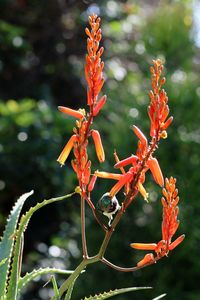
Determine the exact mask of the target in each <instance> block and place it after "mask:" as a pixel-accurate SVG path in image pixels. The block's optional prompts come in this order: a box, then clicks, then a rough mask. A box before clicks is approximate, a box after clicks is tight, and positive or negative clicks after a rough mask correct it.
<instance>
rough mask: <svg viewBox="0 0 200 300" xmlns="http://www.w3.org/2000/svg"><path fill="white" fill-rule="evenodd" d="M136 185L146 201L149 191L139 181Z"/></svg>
mask: <svg viewBox="0 0 200 300" xmlns="http://www.w3.org/2000/svg"><path fill="white" fill-rule="evenodd" d="M137 187H138V190H139V192H140V194H141V195H142V197H143V198H144V200H145V201H147V202H148V197H149V193H147V192H146V190H145V188H144V186H143V184H142V183H141V182H140V181H139V182H138V183H137Z"/></svg>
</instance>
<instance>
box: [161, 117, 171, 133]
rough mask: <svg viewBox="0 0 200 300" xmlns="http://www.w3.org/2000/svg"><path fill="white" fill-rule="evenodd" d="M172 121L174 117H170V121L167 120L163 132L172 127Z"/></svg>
mask: <svg viewBox="0 0 200 300" xmlns="http://www.w3.org/2000/svg"><path fill="white" fill-rule="evenodd" d="M172 121H173V117H170V118H169V119H167V121H166V122H165V123H164V125H163V126H162V130H166V129H167V128H168V127H169V125H171V123H172Z"/></svg>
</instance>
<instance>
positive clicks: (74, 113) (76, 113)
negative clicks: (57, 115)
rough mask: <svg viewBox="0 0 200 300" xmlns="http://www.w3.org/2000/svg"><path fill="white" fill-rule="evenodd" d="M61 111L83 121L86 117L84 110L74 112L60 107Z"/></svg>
mask: <svg viewBox="0 0 200 300" xmlns="http://www.w3.org/2000/svg"><path fill="white" fill-rule="evenodd" d="M58 109H59V111H61V112H62V113H64V114H67V115H69V116H72V117H75V118H78V119H82V118H83V117H84V110H74V109H71V108H69V107H65V106H58Z"/></svg>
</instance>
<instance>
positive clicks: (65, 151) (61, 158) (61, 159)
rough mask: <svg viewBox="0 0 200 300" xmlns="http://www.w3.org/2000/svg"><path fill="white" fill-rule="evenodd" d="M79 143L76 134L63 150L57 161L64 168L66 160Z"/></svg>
mask: <svg viewBox="0 0 200 300" xmlns="http://www.w3.org/2000/svg"><path fill="white" fill-rule="evenodd" d="M76 141H77V136H76V135H75V134H74V135H72V136H71V138H70V139H69V141H68V142H67V144H66V145H65V147H64V149H63V150H62V152H61V154H60V155H59V157H58V159H57V161H58V162H59V163H60V164H61V165H62V166H63V165H64V164H65V161H66V159H67V158H68V156H69V154H70V152H71V150H72V148H73V146H74V143H75V142H76Z"/></svg>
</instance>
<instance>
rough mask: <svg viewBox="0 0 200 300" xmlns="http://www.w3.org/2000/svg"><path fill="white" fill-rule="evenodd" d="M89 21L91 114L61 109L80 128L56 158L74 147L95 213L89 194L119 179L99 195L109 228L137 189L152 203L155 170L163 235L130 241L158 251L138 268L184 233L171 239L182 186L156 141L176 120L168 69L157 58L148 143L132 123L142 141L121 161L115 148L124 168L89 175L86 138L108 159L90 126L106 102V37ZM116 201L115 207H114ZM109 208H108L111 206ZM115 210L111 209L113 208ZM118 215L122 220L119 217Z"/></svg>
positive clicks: (84, 194) (96, 20)
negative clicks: (150, 181) (166, 168)
mask: <svg viewBox="0 0 200 300" xmlns="http://www.w3.org/2000/svg"><path fill="white" fill-rule="evenodd" d="M88 20H89V24H90V27H91V29H88V28H86V30H85V32H86V35H87V36H88V38H87V51H88V53H87V55H86V62H85V77H86V81H87V105H88V106H89V112H88V113H87V112H86V111H85V109H79V110H73V109H70V108H68V107H63V106H60V107H59V110H60V111H61V112H62V113H65V114H67V115H70V116H73V117H75V118H76V119H77V120H76V127H74V129H73V132H74V134H73V135H72V136H71V138H70V139H69V140H68V142H67V144H66V146H65V147H64V149H63V150H62V152H61V154H60V156H59V157H58V162H59V163H60V164H61V165H64V163H65V161H66V159H67V158H68V156H69V154H70V152H71V150H72V149H73V153H74V159H72V161H71V164H72V167H73V169H74V171H75V173H76V175H77V179H78V181H79V187H80V194H81V196H82V197H83V198H84V199H85V200H86V201H88V204H89V205H90V207H91V208H92V210H93V212H95V210H96V208H95V205H94V204H93V202H92V201H91V200H90V193H91V192H92V190H93V189H94V186H95V182H96V179H97V177H99V178H104V179H113V180H116V181H117V182H116V184H114V186H113V187H112V188H111V190H110V191H109V192H107V193H106V194H105V199H104V197H102V198H101V199H100V200H101V204H102V203H106V210H104V211H103V210H102V211H101V212H102V213H104V214H105V215H107V216H108V217H109V224H108V226H102V227H103V229H104V230H107V231H109V230H110V229H112V226H113V225H112V224H113V223H111V221H112V220H113V216H112V215H113V214H116V215H118V214H120V216H121V215H122V214H123V213H124V212H125V210H126V209H127V208H128V206H129V205H130V204H131V203H132V201H133V200H134V199H135V197H136V196H137V194H138V192H139V193H140V194H141V195H142V197H143V198H144V200H145V201H148V196H149V195H148V192H147V191H146V189H145V187H144V184H145V175H146V172H147V171H148V170H149V171H150V172H151V174H152V176H153V178H154V181H155V182H156V183H157V184H158V185H159V186H161V187H162V191H163V197H162V199H161V201H162V205H163V221H162V239H161V241H159V242H158V243H151V244H144V243H132V244H131V247H132V248H134V249H138V250H152V251H154V252H155V254H153V253H148V254H146V255H145V257H144V258H143V259H142V260H141V261H140V262H138V264H137V267H138V268H140V267H143V266H146V265H149V264H152V263H154V262H156V261H157V260H159V259H160V258H162V257H164V256H167V255H168V253H169V251H171V250H173V249H174V248H175V247H176V246H178V245H179V244H180V243H181V242H182V241H183V239H184V235H181V236H179V237H178V238H177V239H176V240H175V241H173V242H172V237H173V236H174V234H175V233H176V231H177V229H178V226H179V221H178V220H177V217H178V206H177V204H178V202H179V197H178V190H177V189H176V187H175V184H176V179H174V178H172V177H171V178H170V179H165V180H164V177H163V173H162V170H161V168H160V165H159V162H158V160H157V158H156V157H155V150H156V149H157V148H158V142H159V141H160V139H166V138H167V129H168V127H169V126H170V124H171V123H172V121H173V117H172V116H169V106H168V97H167V94H166V92H165V90H164V89H163V85H164V83H165V81H166V79H165V78H164V77H162V72H163V68H164V67H163V64H162V62H161V60H160V59H157V60H153V63H152V66H151V67H150V72H151V79H152V89H151V90H150V92H149V98H150V104H149V106H148V116H149V119H150V141H148V138H147V137H146V136H145V135H144V133H143V132H142V130H141V129H140V128H138V127H137V126H135V125H134V126H133V127H132V130H133V133H134V134H135V136H136V137H137V139H138V145H137V149H136V151H135V153H134V154H132V155H131V156H129V157H127V158H124V159H122V160H120V159H119V157H118V155H117V153H116V152H115V153H114V157H115V160H116V163H115V165H114V168H115V169H118V170H120V173H113V172H104V171H98V170H97V171H95V173H94V174H91V160H89V158H88V153H87V147H88V139H89V138H90V137H92V139H93V142H94V146H95V150H96V154H97V157H98V160H99V161H100V162H101V163H102V162H104V160H105V153H104V149H103V145H102V140H101V136H100V134H99V132H98V131H97V130H94V129H91V125H92V123H93V121H94V118H95V117H96V116H97V115H98V114H99V112H100V110H101V109H102V108H103V106H104V105H105V103H106V96H105V95H104V96H102V97H99V93H100V92H101V89H102V87H103V84H104V78H103V68H104V63H103V62H102V60H101V56H102V54H103V47H99V44H100V41H101V38H102V33H101V29H100V18H99V17H97V16H96V15H94V14H93V15H92V16H89V19H88ZM164 186H165V187H164ZM122 189H123V192H124V195H125V198H124V200H123V201H121V205H119V204H118V203H116V201H117V199H116V195H117V193H118V192H119V191H120V190H122ZM113 199H114V201H113ZM103 201H104V202H103ZM109 201H110V205H109ZM114 203H115V204H116V205H114ZM101 207H102V205H101ZM108 208H109V209H110V210H108ZM111 208H113V210H112V209H111ZM116 218H117V217H116ZM118 219H120V217H119V218H118ZM98 221H99V220H98Z"/></svg>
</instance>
